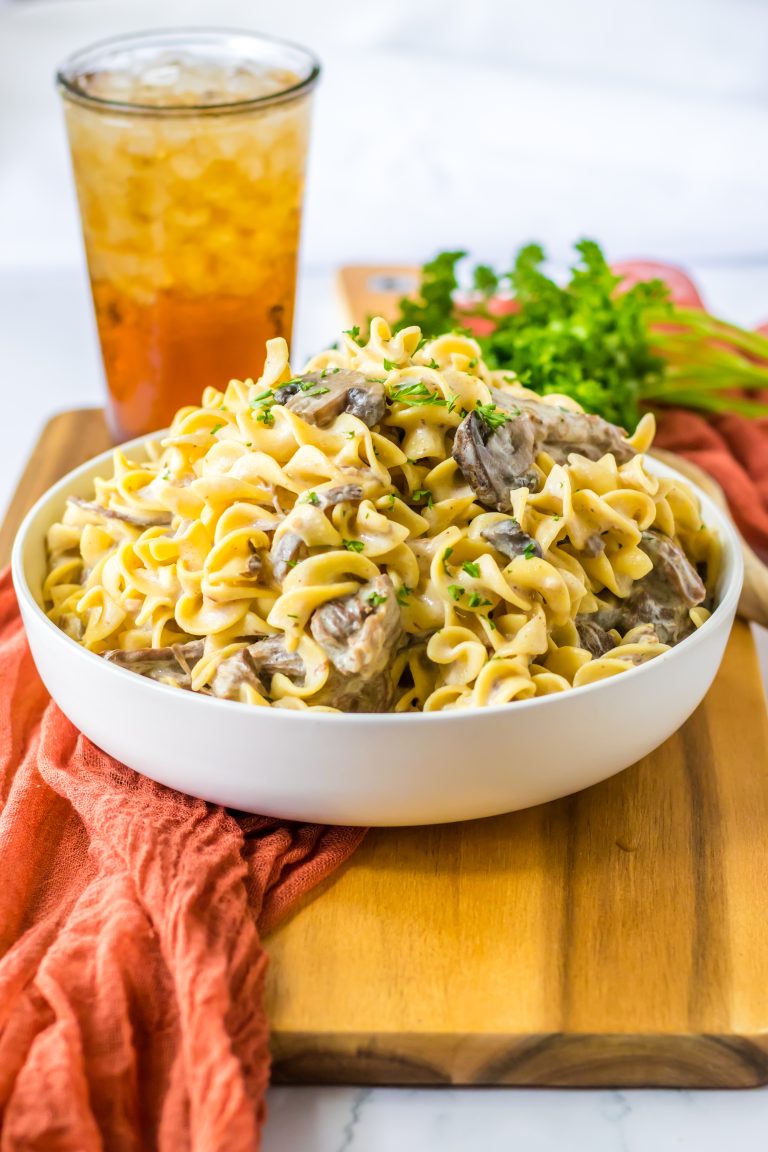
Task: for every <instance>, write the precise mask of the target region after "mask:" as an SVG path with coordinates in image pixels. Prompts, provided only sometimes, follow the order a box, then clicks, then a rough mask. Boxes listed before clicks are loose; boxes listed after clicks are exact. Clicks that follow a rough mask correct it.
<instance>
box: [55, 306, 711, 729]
mask: <svg viewBox="0 0 768 1152" xmlns="http://www.w3.org/2000/svg"><path fill="white" fill-rule="evenodd" d="M304 371H305V374H306V373H312V374H313V380H314V382H310V383H309V385H307V384H306V383H305V384H303V385H301V387H303V388H304V389H305V391H306V393H307V394H312V393H313V392H314V394H322V392H323V391H327V390H326V389H323V386H322V381H323V380H326V379H327V380H329V381H332V378H333V376H334V375H335V374H337V373H339V372H343V371H354V372H357V373H361V374H362V375H363V376H364V377H365V378H366V379H367V380H372V381H375V382H376V384H377V385H379V386H380V388H382V387H383V391H384V396H385V398H386V405H382V409H383V412H384V414H383V417H382V418H381V419H380V421H379V422H378V423H376V424H374V426H373V427H368V425H367V424H366V423H365V422H364V421H363V420H362V419H360V418H359V417H358V416H356V415H355V414H354V413H353V412H352V411H347V410H344V411H340V412H339V413H338V414H337V415H335V416H334V417H333V418H332V419H331V420H330V421H329V422H328V423H327V425H326V426H319V425H318V424H314V423H312V422H310V421H309V420H306V419H304V418H302V416H301V415H300V414H299V411H294V410H292V408H291V407H290V405H287V404H283V403H279V402H276V401H275V391H276V389H278V388H279V387H281V386H284V385H286V384H287V383H289V382H291V381H292V380H293V377H292V374H291V368H290V364H289V356H288V348H287V345H286V343H285V341H284V340H282V339H276V340H270V341H269V343H268V345H267V358H266V363H265V367H264V372H263V374H262V376H261V377H260V379H259V380H258V381H257V382H255V383H254V382H253V381H252V380H246V381H244V382H242V381H238V380H232V381H230V382H229V384H228V385H227V387H226V389H225V390H224V391H223V392H221V391H217V390H216V389H214V388H208V389H206V391H205V393H204V395H203V400H202V405H201V406H200V407H188V408H183V409H181V410H180V411H179V412H178V413H177V415H176V417H175V418H174V421H173V424H172V426H171V428H170V431H169V432H168V434H167V436H165V437H164V438H163V439H162V440H160V441H159V442H150V443H149V445H148V447H147V448H146V458H144V450H142V452H141V453H136V454H135V458H131V457H134V454H133V453H131V454H130V457H129V455H126V453H125V452H124V451H123V450H121V449H120V448H118V449H116V450H115V452H114V469H113V475H112V476H111V477H105V478H99V479H96V480H95V482H94V493H93V496H92V497H91V498H90V499H88V500H79V501H77V500H71V501H70V502H68V504H67V508H66V511H65V513H64V515H63V518H62V520H61V522H60V523H57V524H54V525H53V527H52V528H51V529H50V531H49V533H48V551H49V574H48V577H47V579H46V581H45V586H44V597H45V601H46V607H47V611H48V615H49V616H50V618H51V620H52V621H54V623H56V624H57V625H58V626H59V627H61V628H62V629H64V631H65V632H67V633H68V634H69V635H70V636H71V637H72V638H74V639H75V640H77V641H78V642H79V643H80V644H82V645H83V646H84V647H86V648H88V649H90V650H91V651H93V652H96V653H101V654H103V653H105V652H109V651H112V650H115V649H118V650H122V651H128V652H135V651H137V650H155V649H167V648H169V647H172V646H174V645H183V644H188V642H189V641H192V640H197V641H200V640H202V641H204V643H203V644H202V645H201V646H200V649H199V652H198V653H197V657H198V658H197V659H196V660H195V662H194V665H193V666H191V667H190V668H189V669H188V672H189V682H188V684H186V685H185V686H186V687H190V688H191V689H192V690H194V691H198V692H200V691H202V692H210V691H211V686H212V685H214V683H215V681H216V676H217V672H220V670H221V668H222V665H224V664H225V662H226V661H228V660H231V658H232V657H235V656H237V655H238V654H242V652H243V650H244V649H246V648H248V647H251V646H253V645H254V643H255V642H258V641H259V640H260V638H264V637H272V638H274V637H278V638H280V641H281V643H282V645H283V649H284V652H285V653H286V654H288V655H290V654H293V657H292V659H293V664H294V665H295V664H297V663H299V662H300V663H299V667H301V665H302V664H303V672H302V674H301V675H297V674H294V675H290V674H288V673H286V671H285V670H280V669H277V670H274V671H272V672H271V673H270V674H269V675H267V676H264V675H262V676H261V679H256V680H255V679H254V678H253V677H250V678H249V680H248V681H247V682H246V681H243V682H241V683H237V682H235V687H234V688H233V689H232V690H231V691H229V692H227V693H226V694H227V695H228V696H229V698H232V699H238V700H241V701H243V702H247V703H251V704H255V705H266V706H270V705H272V706H275V707H282V708H294V709H306V708H309V709H312V708H322V709H323V710H327V709H328V708H329V707H332V706H333V702H332V698H331V699H330V702H329V697H328V694H327V692H326V693H325V695H324V689H326V688H327V685H328V683H329V677H332V676H333V673H334V668H333V657H332V653H331V654H329V649H328V647H327V646H323V644H322V643H320V642H319V641H318V639H317V636H316V634H313V629H312V626H311V624H312V618H313V614H315V613H317V612H318V611H319V610H321V609H322V608H323V606H324V605H327V604H329V603H330V602H339V601H341V602H344V601H345V600H346V599H347V598H349V597H354V596H355V595H358V596H359V595H360V593H361V589H367V588H369V587H370V586H373V587H374V588H375V589H378V591H374V592H370V593H368V595H367V599H368V602H369V604H370V605H371V609H370V610H372V609H373V608H377V607H378V606H379V605H381V604H382V603H383V601H385V600H386V599H387V598H388V597H390V598H391V599H392V603H391V604H389V605H388V608H389V610H390V612H391V611H393V609H394V607H395V605H396V609H397V612H398V613H399V621H398V630H399V632H398V642H397V645H396V648H395V649H394V650H393V651H392V653H391V659H389V661H388V662H387V665H386V677H387V678H388V683H389V684H390V685H391V692H390V693H389V694H388V698H387V700H386V704H385V705H384V707H385V708H386V709H387V710H394V711H399V712H403V711H405V712H408V711H439V710H441V709H447V708H464V707H482V706H485V705H494V704H506V703H508V702H510V701H514V700H524V699H528V698H530V697H533V696H541V695H546V694H548V693H553V692H561V691H564V690H567V689H569V688H571V687H578V686H580V685H584V684H590V683H592V682H594V681H596V680H600V679H602V678H603V677H607V676H612V675H615V674H617V673H620V672H622V671H624V670H626V669H627V668H630V667H633V666H636V665H637V664H640V663H643V662H644V661H646V660H650V659H652V658H653V657H655V656H657V655H658V654H659V653H661V652H663V651H665V650H666V647H667V646H666V645H665V644H664V643H662V642H661V641H660V639H659V636H658V634H657V632H656V631H654V628H653V627H652V626H651V625H650V624H647V623H641V624H640V625H639V626H635V627H633V628H631V629H630V630H629V631H627V632H625V633H623V634H622V633H621V632H620V631H617V630H613V631H611V632H609V635H610V637H611V640H610V647H609V650H607V651H605V652H602V653H600V654H599V655H595V654H593V653H592V652H591V651H590V650H589V649H588V647H587V646H585V645H584V644H583V642H582V640H581V638H580V633H579V631H578V627H577V624H578V621H577V617H578V619H579V620H584V619H585V618H587V619H588V618H589V617H590V615H591V614H594V613H596V612H598V611H599V610H600V608H601V605H602V604H603V598H604V597H605V596H606V595H608V596H610V597H612V598H623V597H626V596H627V595H628V593H629V592H630V590H631V589H632V587H633V585H634V584H635V582H637V581H640V580H641V579H642V578H643V577H644V576H646V575H647V574H648V573H649V571H650V569H651V568H652V567H653V562H652V560H651V558H650V557H649V555H648V552H647V551H646V550H644V549H643V547H642V546H641V544H642V541H643V534H644V533H647V532H648V531H654V532H658V533H662V534H664V536H665V537H668V538H670V539H671V540H673V541H674V542H675V544H676V545H679V546H680V547H681V548H682V550H683V552H684V553H685V556H686V557H687V559H688V561H689V562H690V563H691V564H692V565H694V566H697V568H698V570H699V571H700V572H702V573H706V579H707V585H708V588H709V589H710V590H711V588H712V586H713V582H714V581H715V579H716V576H717V569H718V563H719V559H718V557H719V549H718V543H717V539H716V537H715V536H714V534H713V533H712V532H711V531H710V530H708V529H707V528H706V527H705V526H704V525H703V524H702V520H701V515H700V511H699V506H698V502H697V500H696V498H695V496H694V494H693V493H692V492H691V490H690V489H689V488H688V487H687V485H685V484H684V483H683V482H681V481H678V480H677V479H668V478H666V477H659V476H656V475H654V474H653V473H652V472H650V471H649V470H647V468H646V465H645V459H644V455H643V453H645V452H646V451H647V449H648V448H649V447H650V444H651V441H652V438H653V434H654V420H653V417H652V416H651V415H646V416H644V417H643V418H642V420H641V421H640V424H639V425H638V427H637V429H636V431H635V433H634V435H633V436H632V437H630V438H629V440H628V441H627V443H628V445H629V446H630V448H631V449H632V450H633V454H632V456H631V458H630V459H629V460H628V462H626V463H623V464H620V465H619V464H617V462H616V459H615V457H614V455H612V454H610V453H608V454H605V455H603V456H602V458H600V459H598V460H591V459H588V458H586V457H585V456H582V455H579V454H577V453H570V454H569V455H568V457H567V460H566V461H565V462H563V463H557V462H555V460H554V459H553V458H552V456H550V455H548V454H547V452H546V451H541V452H539V453H538V455H537V456H536V458H535V473H536V477H537V483H536V484H535V485H530V486H523V487H519V488H517V489H516V490H513V491H512V492H511V493H510V503H511V510H510V511H509V512H508V513H504V512H500V511H497V510H489V509H488V508H487V507H484V506H483V505H481V504H480V503H479V502H478V499H477V496H476V494H475V491H473V489H472V488H471V487H470V485H469V483H468V481H467V479H466V478H465V476H464V474H463V473H462V471H461V469H460V467H459V465H458V463H457V461H456V460H455V459H454V457H453V455H452V444H453V439H454V435H455V433H456V429H457V428H458V426H459V425H460V424H461V423H462V421H463V420H464V419H465V418H466V417H467V414H468V413H472V412H473V411H474V410H475V409H476V408H478V406H480V409H479V411H480V412H486V413H489V412H490V413H493V412H495V411H499V408H497V405H498V406H500V407H501V408H503V406H504V405H505V404H508V405H511V406H514V402H515V400H516V399H520V400H521V401H522V400H523V399H524V398H527V397H533V394H532V393H529V392H527V391H526V390H525V389H524V388H522V387H521V386H520V385H519V384H518V383H517V382H516V381H515V380H514V378H513V377H512V376H511V375H510V374H509V373H505V372H495V371H491V370H490V369H489V368H488V367H487V366H486V365H485V364H484V363H483V361H482V359H481V354H480V350H479V348H478V346H477V344H476V343H475V342H474V341H473V340H472V339H470V338H469V337H467V336H464V335H458V334H451V335H444V336H440V337H438V338H437V339H434V340H432V341H425V340H423V339H422V337H421V332H420V331H419V329H418V328H406V329H404V330H402V331H400V332H399V333H397V334H396V335H393V334H392V333H391V331H390V329H389V327H388V326H387V324H386V323H385V321H384V320H382V319H375V320H373V321H372V322H371V326H370V335H369V338H368V340H367V342H366V343H364V344H363V343H359V342H358V334H357V330H355V329H353V330H351V331H350V332H347V333H345V334H344V335H343V336H342V337H341V338H340V341H339V344H338V347H337V348H335V349H332V350H329V351H327V352H323V353H321V354H320V355H318V356H315V357H314V358H313V359H312V360H311V361H310V362H309V364H308V365H307V367H306V369H305V370H304ZM318 382H319V383H318ZM534 399H535V400H536V401H537V402H538V403H539V404H541V403H544V404H548V405H554V406H555V407H559V408H561V409H565V410H568V411H579V412H580V411H581V410H580V409H579V408H578V406H577V405H575V404H574V403H573V401H571V400H569V399H568V398H565V397H562V396H550V397H546V398H542V397H539V396H536V397H534ZM340 485H341V486H344V485H354V486H355V487H356V489H357V490H358V491H357V495H356V497H355V498H353V499H349V500H345V499H341V500H338V501H337V502H335V503H328V502H326V500H325V499H324V493H329V492H330V491H331V490H335V491H338V488H339V486H340ZM532 488H535V491H534V490H532ZM359 489H362V491H361V492H360V491H359ZM341 495H342V496H343V495H344V492H342V493H341ZM510 517H512V518H514V521H516V524H517V526H519V530H520V532H521V533H522V534H524V538H525V539H527V540H529V543H528V544H527V545H526V547H525V549H524V550H523V551H521V552H520V554H518V555H513V556H512V558H509V556H508V555H505V554H504V553H503V552H502V551H499V550H497V549H496V547H494V546H493V544H491V543H489V540H488V538H487V536H486V535H485V533H488V532H489V530H490V529H492V528H493V527H494V525H498V523H499V522H501V521H509V519H510ZM490 535H491V537H492V533H490ZM286 538H288V539H290V540H292V541H294V542H295V544H296V547H295V549H294V551H293V553H289V552H288V551H284V552H283V553H282V554H284V555H286V556H288V555H293V556H294V558H293V559H288V560H287V561H285V563H281V564H280V565H277V564H276V563H275V557H276V556H277V555H279V554H281V553H280V551H279V550H280V543H281V541H283V542H285V541H286ZM595 539H597V540H598V542H599V544H600V547H599V549H596V548H595V547H593V546H590V545H589V542H590V541H594V540H595ZM254 558H256V559H255V560H254ZM278 568H279V571H280V578H278ZM381 577H385V578H386V580H385V582H384V583H383V584H382V582H381ZM377 580H378V583H376V581H377ZM382 588H383V589H384V591H383V592H382V590H381V589H382ZM366 610H369V609H366ZM689 614H690V620H691V627H693V626H698V625H699V624H700V623H701V622H702V621H703V620H704V619H705V618H706V616H707V615H708V612H707V610H706V608H704V607H702V606H698V607H691V608H690V610H689ZM169 682H171V681H169ZM216 694H222V693H216ZM344 707H345V708H347V707H349V705H348V704H345V705H344ZM352 707H354V705H353V706H352Z"/></svg>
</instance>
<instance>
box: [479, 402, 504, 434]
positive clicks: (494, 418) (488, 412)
mask: <svg viewBox="0 0 768 1152" xmlns="http://www.w3.org/2000/svg"><path fill="white" fill-rule="evenodd" d="M475 412H477V414H478V416H479V417H480V418H481V420H484V421H485V423H486V424H487V425H488V427H489V428H490V430H491V432H495V431H496V429H497V428H501V426H502V425H503V424H506V423H507V421H508V420H511V419H512V417H511V416H510V414H509V413H508V412H504V411H503V410H502V409H501V408H497V407H496V405H495V404H476V405H475Z"/></svg>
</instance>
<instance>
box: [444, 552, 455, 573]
mask: <svg viewBox="0 0 768 1152" xmlns="http://www.w3.org/2000/svg"><path fill="white" fill-rule="evenodd" d="M451 556H453V548H446V550H445V552H443V571H444V572H447V571H448V561H449V560H450V558H451Z"/></svg>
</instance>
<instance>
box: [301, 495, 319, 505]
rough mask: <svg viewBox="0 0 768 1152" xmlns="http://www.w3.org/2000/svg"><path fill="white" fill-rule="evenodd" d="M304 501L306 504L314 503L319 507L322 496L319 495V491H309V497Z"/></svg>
mask: <svg viewBox="0 0 768 1152" xmlns="http://www.w3.org/2000/svg"><path fill="white" fill-rule="evenodd" d="M304 503H305V504H314V506H315V507H316V508H317V506H318V505H319V503H320V497H319V496H318V494H317V492H308V493H307V498H306V500H305V501H304Z"/></svg>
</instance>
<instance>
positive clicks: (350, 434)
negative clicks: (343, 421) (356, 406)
mask: <svg viewBox="0 0 768 1152" xmlns="http://www.w3.org/2000/svg"><path fill="white" fill-rule="evenodd" d="M344 435H345V436H346V438H347V440H354V438H355V432H354V431H352V432H345V433H344Z"/></svg>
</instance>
